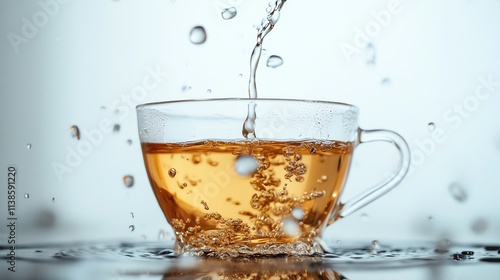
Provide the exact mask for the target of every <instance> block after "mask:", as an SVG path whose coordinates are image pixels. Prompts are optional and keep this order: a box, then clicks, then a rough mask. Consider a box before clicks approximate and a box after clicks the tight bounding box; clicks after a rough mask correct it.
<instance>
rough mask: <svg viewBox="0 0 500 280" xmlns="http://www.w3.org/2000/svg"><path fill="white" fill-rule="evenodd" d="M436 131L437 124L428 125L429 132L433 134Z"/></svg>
mask: <svg viewBox="0 0 500 280" xmlns="http://www.w3.org/2000/svg"><path fill="white" fill-rule="evenodd" d="M435 129H436V124H435V123H433V122H430V123H428V124H427V130H429V131H430V132H433V131H434V130H435Z"/></svg>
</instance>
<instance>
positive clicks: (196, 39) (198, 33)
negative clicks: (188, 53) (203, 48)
mask: <svg viewBox="0 0 500 280" xmlns="http://www.w3.org/2000/svg"><path fill="white" fill-rule="evenodd" d="M189 40H190V41H191V43H193V44H196V45H199V44H203V43H205V41H206V40H207V33H206V32H205V28H203V26H195V27H193V29H191V32H190V33H189Z"/></svg>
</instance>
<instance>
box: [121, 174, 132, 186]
mask: <svg viewBox="0 0 500 280" xmlns="http://www.w3.org/2000/svg"><path fill="white" fill-rule="evenodd" d="M123 183H124V184H125V186H126V187H128V188H130V187H132V186H133V185H134V177H132V176H130V175H127V176H124V177H123Z"/></svg>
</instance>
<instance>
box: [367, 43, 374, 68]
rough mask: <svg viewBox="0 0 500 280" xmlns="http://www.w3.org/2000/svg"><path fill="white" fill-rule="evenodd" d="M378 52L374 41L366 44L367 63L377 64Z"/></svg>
mask: <svg viewBox="0 0 500 280" xmlns="http://www.w3.org/2000/svg"><path fill="white" fill-rule="evenodd" d="M375 60H376V54H375V46H374V45H373V44H372V43H368V44H367V45H366V64H368V65H375Z"/></svg>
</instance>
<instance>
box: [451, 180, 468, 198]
mask: <svg viewBox="0 0 500 280" xmlns="http://www.w3.org/2000/svg"><path fill="white" fill-rule="evenodd" d="M448 189H449V191H450V194H451V196H452V197H453V198H454V199H455V200H456V201H458V202H465V201H466V200H467V192H466V191H465V190H464V188H463V186H462V185H460V184H459V183H455V182H454V183H451V184H450V186H449V187H448Z"/></svg>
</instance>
